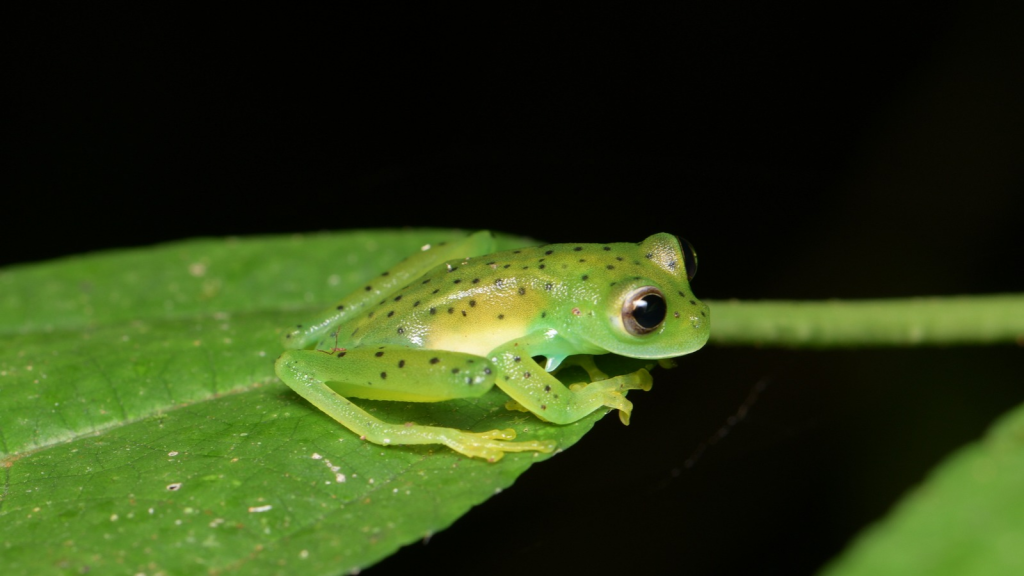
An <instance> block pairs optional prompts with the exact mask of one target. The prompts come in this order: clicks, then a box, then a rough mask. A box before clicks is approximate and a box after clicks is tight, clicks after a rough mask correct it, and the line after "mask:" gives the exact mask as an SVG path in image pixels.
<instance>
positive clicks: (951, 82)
mask: <svg viewBox="0 0 1024 576" xmlns="http://www.w3.org/2000/svg"><path fill="white" fill-rule="evenodd" d="M832 10H834V9H832ZM849 10H850V11H849V12H842V13H840V12H835V11H831V10H830V11H828V12H815V11H809V10H808V9H807V8H804V7H802V8H799V9H798V8H785V7H783V8H779V7H775V6H770V5H769V4H768V3H751V4H747V5H740V4H730V5H728V6H725V5H719V3H700V4H682V3H674V4H669V5H649V6H644V7H639V8H638V7H635V6H627V5H625V4H620V3H595V4H593V5H591V6H590V7H588V8H587V11H586V12H579V11H577V10H558V9H553V8H550V7H533V8H521V7H517V8H507V9H505V10H501V9H496V8H487V9H483V10H481V9H479V8H477V9H472V10H464V11H458V12H451V13H444V14H441V13H434V12H430V11H418V12H411V11H408V10H406V9H398V8H394V9H393V10H391V11H390V12H388V11H382V12H378V13H374V14H367V13H345V12H341V11H328V12H318V11H303V10H300V9H295V8H283V7H279V8H278V9H277V10H276V11H257V10H256V9H248V8H247V9H246V10H245V11H240V12H237V13H231V14H224V13H218V14H213V13H206V12H196V13H185V12H181V11H180V9H178V8H167V11H166V12H164V13H158V12H138V13H131V12H76V13H68V12H50V13H42V12H40V13H37V14H34V15H32V16H31V17H29V18H28V19H27V20H25V21H24V22H23V23H19V25H18V26H16V27H15V28H17V30H18V31H19V32H23V33H24V34H23V37H22V38H21V39H20V40H19V41H18V42H16V45H17V46H16V48H15V49H14V51H13V60H14V61H15V62H17V66H16V67H15V68H13V69H12V70H10V71H9V74H8V80H9V83H8V86H9V88H8V90H9V92H10V93H11V94H13V95H14V96H15V97H16V99H17V101H18V104H17V105H16V106H14V107H12V110H11V114H10V116H11V117H12V120H14V121H15V124H14V125H13V126H12V128H11V130H9V132H8V138H9V139H10V143H9V144H10V145H9V148H8V153H7V157H8V159H9V162H8V164H9V165H11V166H13V178H11V177H9V178H8V179H6V182H8V186H5V189H6V191H7V193H6V194H5V195H4V196H5V200H4V201H3V215H4V219H3V220H4V225H3V226H2V229H0V234H2V237H0V241H2V243H0V264H10V263H18V262H30V261H36V260H41V259H47V258H53V257H58V256H63V255H69V254H78V253H82V252H88V251H92V250H99V249H106V248H114V247H132V246H143V245H147V244H152V243H156V242H163V241H169V240H175V239H181V238H188V237H193V236H207V235H208V236H224V235H247V234H267V233H288V232H301V231H316V230H325V229H330V230H341V229H349V228H361V227H382V226H388V227H405V226H435V227H459V228H468V229H477V228H491V229H495V230H501V231H507V232H514V233H521V234H526V235H530V236H534V237H537V238H540V239H544V240H547V241H551V242H560V241H565V242H608V241H636V240H640V239H642V238H644V237H645V236H647V235H649V234H651V233H654V232H660V231H667V232H672V233H676V234H679V235H682V236H685V237H687V238H688V239H689V240H690V241H691V242H692V243H693V244H694V245H695V246H696V248H697V250H698V252H699V254H700V263H701V269H700V273H699V274H698V276H697V278H696V281H695V283H694V288H695V291H696V293H697V294H698V295H700V296H703V297H707V298H716V299H723V298H733V297H735V298H745V299H758V298H798V299H807V298H832V297H842V298H860V297H895V296H911V295H928V294H961V293H990V292H1009V291H1017V292H1020V291H1024V272H1022V265H1021V263H1022V262H1024V242H1022V241H1021V234H1020V226H1019V222H1020V219H1021V217H1022V215H1024V167H1022V166H1024V162H1022V158H1024V80H1022V78H1024V74H1022V72H1021V69H1022V68H1021V62H1024V35H1022V34H1021V33H1020V23H1021V22H1022V21H1024V9H1022V8H1021V5H1020V3H1018V2H1005V3H997V2H972V3H970V5H968V3H966V2H964V3H960V4H947V5H943V6H942V7H934V6H933V7H930V8H928V9H927V11H921V10H920V9H918V10H910V9H904V10H903V11H900V10H901V9H894V8H892V7H888V8H886V9H885V10H884V11H875V12H873V11H870V10H867V9H864V8H863V7H856V8H854V7H851V8H850V9H849ZM1020 367H1021V353H1020V349H1019V348H1015V347H1010V346H1007V347H992V348H977V349H975V348H952V349H943V350H873V351H835V352H797V351H772V350H750V349H724V348H710V347H709V348H707V349H705V350H702V351H701V352H699V353H698V354H695V355H693V356H692V357H687V358H683V359H682V361H681V362H680V367H679V368H677V369H676V370H673V371H671V372H660V373H657V374H655V381H656V385H655V389H654V390H653V391H652V392H651V393H648V394H634V395H632V396H631V399H633V400H634V402H635V403H636V405H637V408H636V410H635V411H634V414H633V424H632V425H631V426H630V427H629V428H624V427H622V426H621V425H620V424H619V423H618V422H617V419H615V418H606V419H605V420H604V421H602V422H601V423H600V425H599V426H597V428H596V429H595V431H594V432H593V433H591V434H590V435H589V436H588V437H587V438H586V439H585V440H584V441H583V442H581V444H580V445H578V446H576V447H574V448H573V449H571V450H569V451H567V452H565V453H563V454H561V455H559V456H558V457H556V458H554V459H553V460H551V461H549V462H546V463H544V464H542V465H540V466H536V467H534V468H533V469H532V470H530V472H528V473H527V474H525V475H524V476H523V477H522V478H520V480H519V481H518V482H517V484H516V486H515V487H514V489H512V490H508V491H506V492H504V493H502V494H501V495H499V496H497V497H495V498H493V499H492V500H491V501H489V502H487V503H486V504H485V505H483V506H481V507H479V508H477V509H475V510H474V511H472V512H471V513H470V514H468V515H467V516H466V517H464V518H463V519H461V520H459V521H458V522H457V523H456V525H455V526H453V527H452V528H451V529H449V530H447V531H445V532H442V533H439V534H437V535H435V536H434V537H433V538H432V539H431V540H430V542H429V543H428V544H426V545H422V544H414V545H412V546H410V547H408V548H406V549H404V550H403V551H402V552H400V553H399V554H397V555H396V556H394V557H392V558H390V559H388V560H386V561H384V562H383V563H381V564H380V565H379V566H378V568H377V569H375V570H374V571H373V573H374V574H378V573H379V574H388V573H407V572H408V571H409V570H423V569H427V568H432V567H436V568H443V569H445V571H446V572H448V573H453V574H462V573H466V574H471V573H480V572H481V571H484V572H488V573H508V574H519V573H523V572H527V571H528V572H531V573H538V574H544V573H555V572H556V571H558V572H562V571H565V570H570V569H572V570H578V571H580V572H589V573H595V574H605V573H608V574H611V573H625V572H626V571H628V570H631V569H633V570H637V571H638V572H639V573H652V572H662V571H665V572H667V571H674V572H679V573H683V572H685V573H687V574H732V573H741V572H743V573H750V572H756V573H778V574H803V573H809V572H811V571H813V570H815V569H816V568H818V567H820V566H821V565H822V563H823V562H825V561H826V560H827V559H829V558H830V557H832V556H834V555H835V554H836V553H837V552H838V551H839V550H841V549H842V547H843V545H844V543H846V542H847V541H848V540H849V539H850V538H851V537H852V536H853V535H854V534H855V533H856V532H857V531H858V530H859V529H861V528H862V527H864V526H866V525H867V524H868V523H870V522H872V521H873V520H875V519H877V518H879V517H881V516H882V515H884V514H885V512H886V511H887V510H888V509H889V507H890V506H891V505H892V504H893V503H894V502H895V501H896V500H897V499H898V498H899V497H900V495H901V494H903V493H905V492H906V491H907V490H908V489H909V488H910V487H911V486H913V485H914V484H915V483H917V482H919V481H920V480H921V479H922V478H923V477H924V475H925V474H926V473H927V471H928V470H929V469H930V468H931V467H933V466H934V465H935V464H936V463H937V462H938V461H939V460H940V459H941V458H942V457H943V455H945V454H947V453H949V452H950V451H951V450H953V449H955V448H956V447H958V446H961V445H963V444H964V443H966V442H968V441H970V440H972V439H975V438H977V437H978V436H979V435H980V434H981V433H982V432H983V431H984V430H985V428H986V427H987V425H988V424H989V423H990V422H991V421H992V419H993V418H994V417H995V416H997V415H998V414H1000V413H1002V412H1004V411H1006V410H1007V409H1009V408H1010V407H1011V406H1014V405H1015V404H1017V403H1019V402H1021V401H1024V388H1022V387H1021V385H1020V384H1021V382H1020V376H1019V375H1020ZM760 381H767V382H768V383H769V385H768V387H767V389H766V390H765V391H764V392H763V393H762V394H761V395H760V397H759V398H758V399H757V402H756V403H755V404H754V405H753V406H752V407H751V412H750V414H749V416H748V418H747V419H746V420H745V421H744V422H743V423H742V424H740V425H738V426H737V427H735V428H733V429H732V430H731V432H730V434H729V435H728V437H727V438H726V439H725V440H724V441H722V442H718V443H717V444H715V445H714V446H712V447H710V448H708V449H707V450H706V451H704V453H703V455H702V457H701V458H700V459H699V460H698V462H697V464H696V466H695V467H694V468H692V469H689V470H684V469H683V463H684V462H685V461H686V460H687V458H688V457H690V456H691V454H692V453H693V452H694V451H695V450H697V449H698V448H699V447H700V446H701V444H702V443H703V442H705V441H706V440H707V439H708V438H709V437H711V436H712V435H714V434H715V433H716V430H718V428H719V427H720V426H721V425H722V424H723V423H724V422H725V420H726V419H727V418H728V417H729V416H730V415H732V414H733V413H735V412H736V410H737V409H738V408H739V407H740V406H741V405H742V404H743V403H744V399H745V398H746V397H747V396H748V394H749V393H750V391H751V390H752V389H753V388H754V387H755V385H756V384H757V383H758V382H760Z"/></svg>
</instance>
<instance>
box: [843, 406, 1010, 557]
mask: <svg viewBox="0 0 1024 576" xmlns="http://www.w3.org/2000/svg"><path fill="white" fill-rule="evenodd" d="M823 574H827V575H828V576H859V575H863V576H868V575H870V576H884V575H887V574H893V575H896V574H898V575H901V576H902V575H905V574H928V575H929V576H941V575H944V574H949V575H954V574H955V575H957V576H964V575H971V574H976V575H996V574H1024V407H1018V408H1016V409H1014V410H1013V411H1011V412H1010V413H1009V414H1007V415H1005V416H1003V417H1002V418H1001V419H1000V420H998V421H997V422H996V423H995V425H994V426H993V427H992V429H991V430H990V431H989V432H988V434H987V435H986V436H985V438H984V439H982V440H981V441H980V442H977V443H975V444H972V445H970V446H966V447H964V448H962V449H960V450H959V451H957V452H956V453H955V454H953V455H952V456H950V457H949V458H947V459H946V461H945V462H943V463H942V464H941V465H940V466H939V467H938V468H937V469H936V470H934V471H933V472H932V473H931V475H930V476H929V477H928V479H927V480H926V481H925V483H924V484H922V485H921V486H919V487H918V488H916V489H915V490H914V491H913V492H911V493H910V494H909V495H907V496H906V497H904V498H903V500H902V501H901V502H900V503H899V505H897V506H896V508H895V509H894V510H893V511H892V512H891V513H890V514H889V515H888V517H887V518H886V519H885V520H883V521H882V522H880V523H879V524H877V525H876V526H874V527H872V528H870V529H868V530H867V531H866V532H865V533H864V534H862V535H861V536H860V537H858V538H857V540H855V541H854V543H853V544H852V545H851V546H850V547H849V548H848V549H847V550H846V552H845V553H844V554H843V555H841V556H840V557H839V558H838V559H837V560H836V561H834V562H833V564H832V565H830V566H829V567H828V568H827V569H826V570H824V571H823Z"/></svg>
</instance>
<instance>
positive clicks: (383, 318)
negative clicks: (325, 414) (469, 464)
mask: <svg viewBox="0 0 1024 576" xmlns="http://www.w3.org/2000/svg"><path fill="white" fill-rule="evenodd" d="M664 236H668V235H664ZM652 238H655V237H652ZM669 238H671V237H669ZM652 246H654V248H652ZM658 246H659V244H657V243H655V244H651V243H650V239H648V240H646V241H644V242H639V243H612V244H549V245H545V246H537V247H528V248H520V249H516V250H508V251H504V252H497V253H494V254H490V255H487V256H481V257H477V258H467V259H461V260H452V261H449V262H447V263H445V264H442V265H440V266H437V267H435V268H433V269H431V270H430V271H428V272H427V273H425V274H424V275H423V276H421V277H420V278H418V279H416V280H415V281H413V282H411V283H410V284H408V285H406V286H405V287H403V288H401V289H400V290H398V291H397V292H395V293H393V294H390V295H388V296H387V297H386V298H382V299H381V301H380V302H379V303H377V304H376V305H371V306H368V307H367V308H366V309H364V310H363V311H361V315H360V316H359V317H357V318H354V319H353V320H350V321H349V322H347V323H346V324H345V325H344V326H343V327H341V329H340V332H341V334H340V337H341V338H342V339H343V340H346V339H347V343H348V345H360V344H361V345H370V344H397V345H404V346H414V347H424V348H434V349H444V350H457V351H463V352H469V353H473V354H478V355H484V354H487V353H488V352H489V351H490V350H492V349H494V348H495V347H496V346H498V345H500V344H503V343H505V342H509V341H511V340H514V339H515V338H519V337H521V336H523V335H525V334H527V333H530V332H531V331H535V330H538V329H547V328H553V329H556V330H560V329H562V327H563V326H564V325H565V323H566V322H567V321H569V320H571V317H572V316H578V315H580V314H581V310H586V311H588V312H589V313H590V314H591V315H593V313H594V310H596V309H597V307H598V305H600V304H602V303H603V301H604V300H605V299H606V298H607V294H609V293H610V292H612V291H615V290H616V286H617V285H620V284H623V283H630V282H635V281H640V280H641V279H645V278H650V277H651V275H652V270H655V271H658V270H660V271H661V273H664V272H665V271H672V270H676V269H677V268H678V269H679V270H681V269H682V266H683V262H680V261H679V257H678V252H675V253H674V252H673V251H672V250H664V249H659V248H658ZM682 276H683V278H685V272H683V273H682ZM684 286H685V282H684ZM684 289H688V288H684ZM680 293H681V294H682V293H683V292H682V291H680ZM581 352H582V351H581Z"/></svg>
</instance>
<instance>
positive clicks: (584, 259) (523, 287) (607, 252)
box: [276, 231, 710, 461]
mask: <svg viewBox="0 0 1024 576" xmlns="http://www.w3.org/2000/svg"><path fill="white" fill-rule="evenodd" d="M493 247H494V240H493V236H492V235H491V233H489V232H486V231H484V232H478V233H476V234H473V235H471V236H469V237H467V238H465V239H464V240H462V241H459V242H456V243H451V244H447V245H438V246H436V247H430V248H427V247H425V249H424V250H423V251H422V252H420V253H418V254H415V255H413V256H411V257H410V258H408V259H406V260H405V261H404V262H402V263H401V264H399V265H398V266H396V267H395V268H393V269H391V270H389V271H387V272H385V273H384V274H382V275H381V276H380V277H379V278H378V279H376V280H375V281H373V282H371V283H369V284H367V286H366V287H364V288H363V289H361V290H358V291H356V292H355V293H353V294H351V295H350V296H348V297H347V298H344V299H343V300H341V301H339V302H338V303H337V304H336V305H335V306H334V307H333V308H332V309H331V310H330V311H329V312H327V313H326V314H324V315H323V316H322V317H320V318H319V319H317V320H316V321H315V322H314V323H312V324H310V325H305V326H299V327H298V328H297V329H296V330H294V331H292V332H291V333H289V334H287V335H286V337H285V346H286V347H287V348H290V350H288V351H286V352H285V353H284V354H283V355H282V356H281V357H280V358H279V359H278V360H277V364H276V369H277V374H278V376H279V377H280V378H281V379H282V380H283V381H284V382H285V383H286V384H288V385H289V386H290V387H291V388H292V389H294V390H295V391H296V392H298V393H299V394H300V395H302V396H303V397H304V398H306V399H307V400H309V401H310V402H312V403H313V404H314V405H316V406H317V407H318V408H320V409H321V410H323V411H324V412H326V413H327V414H329V415H331V416H332V417H333V418H334V419H335V420H337V421H338V422H340V423H341V424H343V425H344V426H346V427H347V428H349V429H351V430H352V431H354V432H356V433H357V434H360V435H361V436H363V437H365V439H367V440H370V441H372V442H376V443H378V444H434V443H439V444H445V445H447V446H449V447H451V448H452V449H454V450H456V451H458V452H460V453H462V454H465V455H467V456H473V457H481V458H486V459H488V460H491V461H495V460H498V459H499V458H501V456H502V454H503V453H504V452H511V451H525V450H538V451H543V452H549V451H551V450H553V449H554V448H555V446H554V444H553V443H551V442H542V441H533V442H513V441H511V440H512V439H513V438H514V437H515V433H514V432H513V431H512V430H493V431H490V432H484V433H472V432H466V431H461V430H456V429H452V428H443V427H434V426H418V425H409V424H400V425H393V424H388V423H385V422H383V421H381V420H379V419H377V418H375V417H373V416H371V415H370V414H368V413H366V412H365V411H363V410H362V409H360V408H359V407H357V406H356V405H355V404H352V403H351V402H349V401H348V400H347V399H346V398H345V397H346V396H350V397H356V398H369V399H376V400H401V401H420V402H433V401H441V400H450V399H454V398H467V397H476V396H479V395H481V394H484V393H485V392H487V391H488V390H489V389H490V388H491V387H492V386H498V387H499V388H501V389H502V390H503V391H504V392H505V393H506V394H508V395H509V396H510V397H511V398H512V399H513V400H514V401H515V403H514V404H513V406H514V407H516V408H518V409H523V410H527V411H529V412H532V413H534V414H535V415H537V416H538V417H539V418H541V419H543V420H546V421H549V422H554V423H558V424H567V423H571V422H575V421H576V420H579V419H580V418H582V417H584V416H586V415H587V414H589V413H591V412H593V411H594V410H596V409H598V408H600V407H602V406H608V407H611V408H616V409H618V410H619V411H620V418H621V419H622V421H623V422H624V423H626V424H628V423H629V414H630V411H631V409H632V404H631V403H630V402H629V401H628V400H626V398H625V397H624V395H623V392H624V391H625V390H629V389H644V390H647V389H650V385H651V377H650V374H648V372H647V371H646V370H639V371H637V372H635V373H633V374H627V375H624V376H618V377H615V378H608V377H607V376H606V375H605V374H603V373H601V372H600V371H599V370H597V368H596V366H595V365H594V364H593V361H592V358H588V357H582V358H580V357H579V356H578V355H591V356H592V355H596V354H605V353H609V352H611V353H615V354H619V355H622V356H629V357H633V358H643V359H664V358H671V357H675V356H681V355H683V354H688V353H690V352H693V351H695V350H697V349H699V348H700V347H701V346H703V345H704V343H705V342H706V341H707V339H708V335H709V329H710V322H709V313H708V308H707V306H706V305H704V304H703V303H701V302H700V301H699V300H697V298H696V297H695V296H694V295H693V293H692V292H691V291H690V286H689V283H688V281H687V271H686V270H685V267H684V261H685V260H684V257H683V253H682V250H681V249H680V245H679V241H678V240H677V239H676V238H675V237H674V236H672V235H670V234H656V235H654V236H651V237H650V238H647V239H646V240H644V241H643V242H639V243H616V244H551V245H547V246H540V247H534V248H522V249H519V250H511V251H506V252H498V253H494V254H491V252H492V251H493ZM642 287H654V288H657V289H658V290H659V291H660V293H661V294H662V295H663V298H664V301H665V303H666V305H667V311H666V314H665V319H664V321H663V322H661V324H660V325H658V326H657V327H656V328H654V329H653V330H652V331H651V332H649V333H646V334H640V335H637V334H633V333H631V331H630V329H628V327H627V326H626V325H625V322H627V321H624V313H623V304H624V301H632V299H630V298H628V297H629V296H630V295H631V294H634V292H635V291H636V290H637V289H639V288H642ZM634 331H635V330H634ZM537 356H541V357H544V358H546V359H547V362H546V365H545V366H544V367H542V366H540V365H538V364H537V363H536V362H535V361H534V360H533V357H537ZM569 356H577V358H574V360H575V363H577V364H579V365H581V366H582V367H583V368H584V369H586V370H587V372H588V373H589V374H590V377H591V378H592V380H593V382H591V383H590V384H587V385H585V386H582V385H574V386H572V387H571V389H570V388H567V387H566V386H564V385H563V384H562V383H561V382H559V381H558V380H557V379H556V378H555V377H554V376H552V375H551V374H549V373H548V372H550V371H553V370H555V369H556V368H557V367H558V366H559V365H560V364H561V363H562V361H563V360H565V359H566V358H567V357H569Z"/></svg>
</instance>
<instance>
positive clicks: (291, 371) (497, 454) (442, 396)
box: [275, 346, 555, 462]
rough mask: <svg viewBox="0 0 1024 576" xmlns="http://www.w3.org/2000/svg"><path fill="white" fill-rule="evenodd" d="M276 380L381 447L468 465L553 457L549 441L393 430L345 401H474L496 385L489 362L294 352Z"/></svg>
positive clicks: (429, 355) (365, 351)
mask: <svg viewBox="0 0 1024 576" xmlns="http://www.w3.org/2000/svg"><path fill="white" fill-rule="evenodd" d="M275 368H276V371H277V375H278V377H280V378H281V380H283V381H284V382H285V384H287V385H288V386H290V387H291V388H292V389H293V390H295V391H296V392H297V393H298V394H299V395H300V396H302V397H303V398H305V399H306V400H308V401H309V402H311V403H312V404H313V405H314V406H316V407H317V408H319V409H320V410H322V411H324V412H325V413H327V414H328V415H329V416H331V417H332V418H334V419H335V420H337V421H338V422H339V423H341V424H342V425H343V426H345V427H346V428H348V429H349V430H351V431H353V432H355V433H356V434H358V435H359V436H361V437H363V438H365V439H366V440H369V441H371V442H374V443H377V444H383V445H388V444H444V445H446V446H448V447H449V448H451V449H453V450H455V451H456V452H459V453H461V454H465V455H466V456H470V457H477V458H484V459H487V460H489V461H492V462H493V461H496V460H499V459H500V458H501V457H502V456H503V455H504V453H505V452H523V451H531V450H532V451H538V452H551V451H552V450H554V448H555V443H554V442H552V441H528V442H511V441H510V440H512V439H513V438H515V436H516V434H515V431H513V430H511V429H506V430H491V431H489V432H468V431H465V430H457V429H454V428H444V427H439V426H422V425H417V424H411V423H409V424H390V423H387V422H384V421H382V420H380V419H378V418H375V417H374V416H371V415H370V414H369V413H368V412H366V411H365V410H363V409H361V408H359V407H358V406H356V405H355V404H353V403H352V402H350V401H349V400H348V399H347V398H345V396H354V397H357V398H370V399H377V400H400V401H408V402H435V401H440V400H450V399H454V398H472V397H477V396H480V395H482V394H484V393H485V392H487V390H489V389H490V388H491V386H493V385H494V382H495V378H494V368H493V366H492V365H491V363H490V362H488V361H487V359H486V358H481V357H479V356H474V355H471V354H463V353H456V352H441V351H435V350H425V349H418V348H405V347H402V346H380V347H366V348H355V349H351V350H345V351H336V352H334V353H332V354H328V353H326V352H323V351H319V350H289V351H286V352H285V353H284V354H282V355H281V357H280V358H278V359H277V363H276V365H275Z"/></svg>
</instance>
